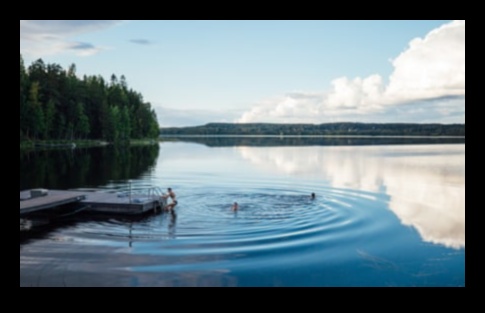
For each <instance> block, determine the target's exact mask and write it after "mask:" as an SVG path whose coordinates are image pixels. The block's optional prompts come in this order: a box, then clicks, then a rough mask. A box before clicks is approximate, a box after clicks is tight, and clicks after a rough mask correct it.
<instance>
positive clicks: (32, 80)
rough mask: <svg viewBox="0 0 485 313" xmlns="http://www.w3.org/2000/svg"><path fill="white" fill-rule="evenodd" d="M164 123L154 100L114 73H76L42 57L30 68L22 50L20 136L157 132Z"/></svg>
mask: <svg viewBox="0 0 485 313" xmlns="http://www.w3.org/2000/svg"><path fill="white" fill-rule="evenodd" d="M158 132H159V126H158V122H157V117H156V114H155V111H154V110H153V109H152V108H151V105H150V103H147V102H144V101H143V97H142V95H141V94H140V93H138V92H136V91H134V90H132V89H129V88H128V85H127V83H126V79H125V77H124V76H123V75H122V76H121V77H120V79H118V78H117V77H116V76H115V75H114V74H113V75H112V76H111V81H110V82H109V83H107V82H105V80H104V79H103V77H101V76H86V75H84V77H83V78H82V79H79V78H78V77H77V76H76V66H75V65H74V64H72V65H71V66H69V69H68V70H64V69H63V68H62V67H61V66H60V65H58V64H44V62H43V61H42V59H39V60H37V61H35V62H33V63H32V65H30V66H29V67H28V68H27V69H26V68H25V66H24V61H23V59H22V55H20V141H24V140H52V139H56V140H59V139H69V140H72V139H102V140H106V141H109V142H119V141H124V140H129V139H133V138H155V137H157V136H158Z"/></svg>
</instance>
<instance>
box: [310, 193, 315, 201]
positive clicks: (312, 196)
mask: <svg viewBox="0 0 485 313" xmlns="http://www.w3.org/2000/svg"><path fill="white" fill-rule="evenodd" d="M310 199H312V200H315V193H314V192H312V194H311V195H310Z"/></svg>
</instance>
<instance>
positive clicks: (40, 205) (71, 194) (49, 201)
mask: <svg viewBox="0 0 485 313" xmlns="http://www.w3.org/2000/svg"><path fill="white" fill-rule="evenodd" d="M26 195H27V192H25V191H23V192H21V193H20V199H22V201H20V214H26V213H32V212H36V211H40V210H45V209H50V208H54V207H57V206H60V205H64V204H68V203H74V202H79V201H81V200H84V199H85V198H86V193H83V192H75V191H62V190H49V193H48V194H47V195H45V196H42V197H36V198H28V197H26Z"/></svg>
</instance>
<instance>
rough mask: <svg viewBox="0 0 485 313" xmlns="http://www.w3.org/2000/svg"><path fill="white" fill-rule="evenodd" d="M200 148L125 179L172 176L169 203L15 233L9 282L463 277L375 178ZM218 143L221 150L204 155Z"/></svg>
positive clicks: (347, 281) (362, 281)
mask: <svg viewBox="0 0 485 313" xmlns="http://www.w3.org/2000/svg"><path fill="white" fill-rule="evenodd" d="M211 153H214V154H213V155H212V154H211V155H210V157H207V158H204V157H203V156H200V155H198V156H197V157H194V160H195V161H193V160H192V159H190V160H189V161H191V162H189V161H184V160H178V159H177V158H170V160H171V163H170V165H167V163H165V162H163V157H165V156H164V155H162V156H161V158H162V160H159V164H158V165H157V168H156V169H155V170H153V171H150V172H147V173H145V174H144V175H142V177H140V178H138V179H134V180H132V181H131V182H130V186H129V188H131V189H132V190H142V189H146V188H150V187H163V189H165V188H166V187H169V186H170V187H172V188H173V189H174V191H175V192H176V194H177V200H178V205H177V206H176V210H175V214H170V213H158V214H151V215H147V216H143V217H139V218H128V217H113V216H91V215H89V216H83V217H80V218H78V219H76V220H74V221H71V222H70V223H67V224H63V225H60V226H56V227H54V228H53V229H51V230H50V231H48V232H46V233H45V234H41V235H39V236H38V237H37V238H35V239H34V240H32V241H29V242H28V243H26V244H24V245H22V240H21V262H20V264H21V265H20V268H21V285H26V286H59V285H60V286H64V285H65V286H413V285H418V286H423V285H425V286H443V285H460V284H463V283H464V280H463V275H464V274H463V273H462V271H461V266H463V268H464V251H463V250H458V251H453V250H450V249H448V248H445V247H442V246H434V245H431V244H423V241H422V239H421V237H420V234H419V233H418V231H416V230H415V229H414V228H412V227H409V226H407V225H403V223H402V221H401V220H400V219H399V218H398V217H397V216H396V214H395V213H394V212H393V211H392V210H391V209H390V204H391V203H393V201H394V202H395V201H396V199H395V198H392V197H390V196H389V194H388V193H386V192H385V190H384V189H382V190H377V191H375V192H371V191H365V190H361V189H359V188H352V187H340V188H337V187H334V186H332V184H331V183H329V182H328V181H327V180H325V179H322V177H320V176H318V175H317V176H316V177H298V176H296V177H295V176H291V177H290V176H288V175H286V174H281V173H278V174H268V173H266V172H265V173H263V174H258V173H257V172H256V171H255V170H254V169H253V168H251V167H247V165H245V163H239V162H235V161H234V160H235V159H237V158H236V157H235V156H234V155H233V154H234V151H233V150H230V149H225V150H224V151H222V152H221V151H216V152H214V151H213V150H211ZM225 153H226V154H228V155H225ZM219 155H225V157H224V158H223V160H216V158H215V156H219ZM198 160H199V161H198ZM200 160H203V161H200ZM196 161H197V162H200V163H196ZM194 162H195V164H194ZM211 162H214V163H213V164H212V163H211ZM218 162H221V163H223V165H224V166H222V165H221V166H217V165H218ZM232 162H235V163H234V164H233V163H232ZM245 166H246V167H245ZM167 182H170V183H169V184H170V185H169V184H168V183H167ZM127 186H128V185H127V182H126V181H113V182H111V183H109V184H108V185H105V186H99V188H101V189H106V191H113V192H124V191H125V190H126V188H127ZM312 192H314V193H316V199H314V200H312V199H311V198H310V194H311V193H312ZM234 202H238V204H239V207H240V209H239V210H238V211H237V212H233V211H232V210H231V205H232V204H233V203H234ZM399 203H404V202H402V201H401V202H399ZM450 251H451V252H453V253H455V254H453V255H452V256H450V255H451V254H450ZM444 258H445V259H446V260H445V261H441V262H449V264H451V265H450V266H448V267H446V268H449V270H450V271H454V273H458V274H456V275H453V276H450V275H448V274H447V273H446V272H445V271H437V270H436V268H440V269H443V268H445V265H443V264H442V263H440V264H441V265H438V267H436V265H437V264H436V262H437V261H436V260H444ZM48 265H49V266H48ZM453 268H455V270H453ZM456 268H458V269H457V270H456ZM463 272H464V271H463ZM450 277H451V278H450Z"/></svg>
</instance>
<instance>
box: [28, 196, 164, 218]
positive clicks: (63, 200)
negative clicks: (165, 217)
mask: <svg viewBox="0 0 485 313" xmlns="http://www.w3.org/2000/svg"><path fill="white" fill-rule="evenodd" d="M75 202H79V203H82V204H84V205H86V206H87V208H86V211H91V212H103V213H115V214H141V213H145V212H148V211H152V210H156V209H158V208H160V207H163V206H165V205H166V200H165V199H161V198H160V197H159V196H155V195H146V194H132V195H131V197H130V196H129V195H128V194H126V193H124V194H119V193H115V192H101V191H69V190H68V191H65V190H48V194H47V195H45V196H41V197H36V198H30V191H29V190H26V191H21V192H20V215H23V214H28V213H32V212H37V211H42V210H49V209H52V208H55V207H57V206H60V205H64V204H68V203H75Z"/></svg>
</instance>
